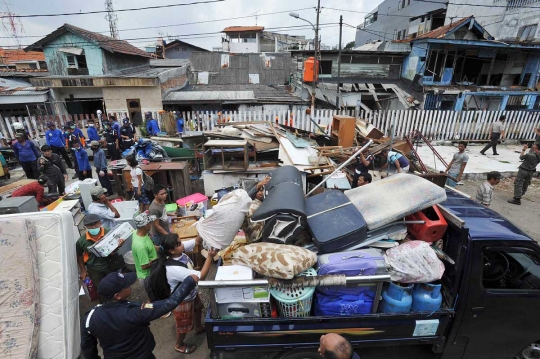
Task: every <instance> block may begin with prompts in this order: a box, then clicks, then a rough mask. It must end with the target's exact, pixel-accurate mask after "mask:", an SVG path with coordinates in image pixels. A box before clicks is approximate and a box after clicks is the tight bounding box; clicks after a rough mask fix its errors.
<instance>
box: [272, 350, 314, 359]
mask: <svg viewBox="0 0 540 359" xmlns="http://www.w3.org/2000/svg"><path fill="white" fill-rule="evenodd" d="M276 359H321V355H320V354H319V353H318V352H317V351H307V350H291V351H288V352H283V353H282V354H281V355H279V356H278V357H277V358H276Z"/></svg>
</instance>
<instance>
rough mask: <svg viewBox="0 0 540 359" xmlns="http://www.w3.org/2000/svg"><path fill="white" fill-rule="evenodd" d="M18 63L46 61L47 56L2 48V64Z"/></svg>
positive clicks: (41, 53)
mask: <svg viewBox="0 0 540 359" xmlns="http://www.w3.org/2000/svg"><path fill="white" fill-rule="evenodd" d="M17 61H45V55H44V54H43V52H39V51H29V52H25V51H24V50H23V49H16V50H6V49H2V48H0V62H1V63H3V64H12V63H14V62H17Z"/></svg>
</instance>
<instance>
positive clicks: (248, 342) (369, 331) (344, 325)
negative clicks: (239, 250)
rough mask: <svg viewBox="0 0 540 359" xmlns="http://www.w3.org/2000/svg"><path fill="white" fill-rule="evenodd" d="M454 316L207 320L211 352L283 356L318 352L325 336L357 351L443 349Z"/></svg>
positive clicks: (448, 312) (446, 313) (445, 313)
mask: <svg viewBox="0 0 540 359" xmlns="http://www.w3.org/2000/svg"><path fill="white" fill-rule="evenodd" d="M453 314H454V312H453V311H451V310H445V309H442V310H438V311H435V312H426V313H406V314H399V315H396V314H393V315H390V314H370V315H362V316H357V317H307V318H276V319H262V318H261V319H251V318H250V319H233V320H222V319H212V318H211V316H210V311H208V314H207V317H206V323H205V325H206V333H207V339H208V347H209V349H210V350H211V351H212V352H222V351H236V350H245V351H255V350H265V351H279V350H285V349H297V348H302V349H304V348H317V347H318V346H319V339H320V337H321V335H323V334H327V333H337V334H340V335H343V336H344V337H346V338H347V339H349V341H351V343H352V344H353V345H354V346H355V347H362V346H382V345H406V344H411V345H412V344H433V345H437V344H439V345H442V344H444V337H445V333H446V330H447V327H448V325H449V323H450V318H451V317H452V316H453Z"/></svg>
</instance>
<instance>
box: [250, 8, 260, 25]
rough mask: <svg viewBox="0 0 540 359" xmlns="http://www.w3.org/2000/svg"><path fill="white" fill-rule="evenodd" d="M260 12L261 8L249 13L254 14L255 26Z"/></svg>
mask: <svg viewBox="0 0 540 359" xmlns="http://www.w3.org/2000/svg"><path fill="white" fill-rule="evenodd" d="M260 12H261V10H257V11H255V12H254V13H253V14H251V16H253V15H255V26H257V21H258V20H259V13H260Z"/></svg>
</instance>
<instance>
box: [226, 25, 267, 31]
mask: <svg viewBox="0 0 540 359" xmlns="http://www.w3.org/2000/svg"><path fill="white" fill-rule="evenodd" d="M263 30H264V26H229V27H226V28H225V30H223V32H244V31H263Z"/></svg>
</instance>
